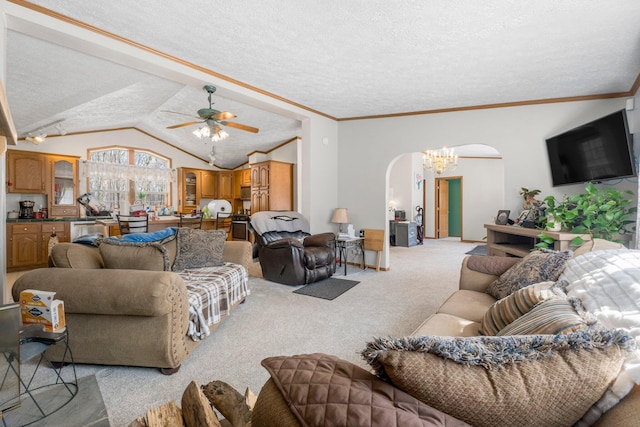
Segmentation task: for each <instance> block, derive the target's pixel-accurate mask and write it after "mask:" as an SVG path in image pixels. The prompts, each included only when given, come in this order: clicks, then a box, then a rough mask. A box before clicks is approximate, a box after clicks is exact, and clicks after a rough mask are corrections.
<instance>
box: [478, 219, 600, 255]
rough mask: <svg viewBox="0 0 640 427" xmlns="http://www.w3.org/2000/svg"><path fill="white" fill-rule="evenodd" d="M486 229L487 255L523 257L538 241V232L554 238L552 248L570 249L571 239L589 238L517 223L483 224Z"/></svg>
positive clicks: (589, 237) (585, 235) (584, 235)
mask: <svg viewBox="0 0 640 427" xmlns="http://www.w3.org/2000/svg"><path fill="white" fill-rule="evenodd" d="M484 228H486V229H487V255H494V256H515V257H520V258H522V257H524V256H526V255H527V254H528V253H529V252H531V250H532V249H534V248H535V245H536V243H538V242H540V238H539V237H538V236H540V234H542V233H543V232H544V234H545V235H546V236H549V237H551V238H552V239H553V240H554V244H553V249H554V250H557V251H566V250H568V249H570V245H571V241H572V240H573V239H575V238H576V237H578V236H580V237H582V239H583V240H584V241H587V240H591V236H589V235H588V234H583V235H579V234H573V233H566V232H558V231H546V230H539V229H537V228H525V227H520V226H517V225H496V224H485V225H484Z"/></svg>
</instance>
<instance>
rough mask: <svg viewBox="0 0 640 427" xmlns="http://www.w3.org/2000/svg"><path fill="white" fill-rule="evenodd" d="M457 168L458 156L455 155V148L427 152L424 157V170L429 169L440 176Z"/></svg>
mask: <svg viewBox="0 0 640 427" xmlns="http://www.w3.org/2000/svg"><path fill="white" fill-rule="evenodd" d="M456 166H458V156H457V155H456V154H454V153H453V148H446V147H443V148H440V149H438V150H427V151H425V152H424V155H423V156H422V168H423V169H424V170H427V169H429V170H431V171H433V172H435V173H436V174H438V175H440V174H441V173H443V172H444V171H446V170H454V169H455V168H456Z"/></svg>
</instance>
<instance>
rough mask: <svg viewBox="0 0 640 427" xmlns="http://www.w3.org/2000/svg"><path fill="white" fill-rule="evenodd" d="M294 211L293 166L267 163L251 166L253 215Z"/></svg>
mask: <svg viewBox="0 0 640 427" xmlns="http://www.w3.org/2000/svg"><path fill="white" fill-rule="evenodd" d="M292 209H293V164H291V163H284V162H277V161H273V160H270V161H266V162H260V163H254V164H252V165H251V213H256V212H260V211H265V210H292Z"/></svg>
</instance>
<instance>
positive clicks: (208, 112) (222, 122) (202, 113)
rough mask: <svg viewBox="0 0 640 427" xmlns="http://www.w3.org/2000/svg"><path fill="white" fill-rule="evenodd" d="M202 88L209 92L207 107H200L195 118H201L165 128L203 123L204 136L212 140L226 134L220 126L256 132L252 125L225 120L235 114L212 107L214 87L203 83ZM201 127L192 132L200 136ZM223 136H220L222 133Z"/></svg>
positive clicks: (221, 137) (222, 137) (256, 129)
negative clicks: (204, 125)
mask: <svg viewBox="0 0 640 427" xmlns="http://www.w3.org/2000/svg"><path fill="white" fill-rule="evenodd" d="M204 90H206V91H207V92H208V93H209V108H201V109H199V110H198V116H199V117H197V118H199V119H201V120H198V121H192V122H186V123H180V124H178V125H173V126H167V129H177V128H181V127H185V126H191V125H195V124H198V123H205V124H206V125H207V127H203V128H202V129H204V130H205V131H208V132H206V133H205V135H204V136H211V138H212V140H214V141H215V140H220V139H224V138H225V137H226V136H227V134H226V132H224V130H222V129H221V128H220V126H228V127H231V128H235V129H240V130H244V131H247V132H252V133H258V128H254V127H252V126H247V125H243V124H240V123H234V122H229V121H227V120H228V119H232V118H234V117H236V115H235V114H233V113H230V112H228V111H218V110H216V109H214V108H213V107H212V105H213V102H212V101H211V95H212V94H213V93H214V92H215V91H216V87H215V86H213V85H205V86H204ZM168 112H169V113H176V114H184V113H177V112H175V111H168ZM185 115H188V116H191V115H190V114H185ZM192 117H194V118H196V117H195V116H192ZM202 129H199V130H197V131H195V132H194V133H195V134H196V135H197V136H199V137H202V136H203V135H202V132H200V134H199V133H198V131H202ZM223 134H224V135H225V136H222V135H223ZM216 137H217V139H216Z"/></svg>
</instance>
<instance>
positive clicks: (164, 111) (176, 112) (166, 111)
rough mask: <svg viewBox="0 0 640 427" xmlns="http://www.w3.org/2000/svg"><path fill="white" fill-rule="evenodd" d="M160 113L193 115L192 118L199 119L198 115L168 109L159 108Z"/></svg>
mask: <svg viewBox="0 0 640 427" xmlns="http://www.w3.org/2000/svg"><path fill="white" fill-rule="evenodd" d="M160 112H162V113H172V114H180V115H181V116H187V117H193V118H194V119H199V118H200V117H198V116H194V115H193V114H187V113H180V112H178V111H170V110H160Z"/></svg>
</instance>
